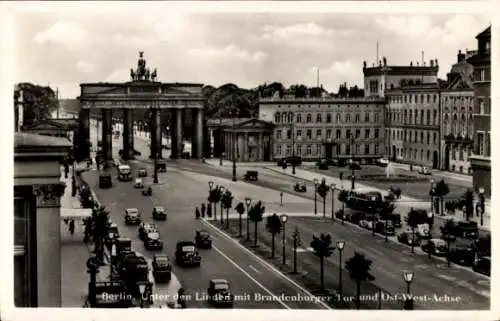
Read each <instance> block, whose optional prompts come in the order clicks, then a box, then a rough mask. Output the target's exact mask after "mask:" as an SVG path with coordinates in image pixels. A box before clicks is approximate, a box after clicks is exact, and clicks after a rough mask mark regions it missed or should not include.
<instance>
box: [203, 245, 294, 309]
mask: <svg viewBox="0 0 500 321" xmlns="http://www.w3.org/2000/svg"><path fill="white" fill-rule="evenodd" d="M212 248H213V249H214V250H216V251H217V253H219V254H220V255H222V256H223V257H224V258H225V259H226V260H228V261H229V263H231V264H232V265H234V267H235V268H237V269H238V270H240V271H241V273H243V274H245V275H246V276H247V277H248V278H249V279H250V280H252V281H253V282H254V283H255V284H257V285H258V286H259V287H260V288H261V289H262V290H264V291H266V292H267V293H268V294H269V295H271V296H273V297H276V301H277V302H279V303H280V304H281V305H282V306H284V307H285V308H286V309H288V310H291V309H292V308H290V307H289V306H288V305H286V304H285V302H283V301H281V300H280V299H279V298H278V296H277V295H276V294H274V293H272V292H271V291H270V290H269V289H268V288H266V287H265V286H263V285H262V283H260V282H259V281H257V280H256V279H255V278H253V277H252V276H251V275H250V274H249V273H248V272H247V271H245V270H244V269H243V268H242V267H241V266H239V265H238V264H237V263H236V262H234V261H233V260H231V258H230V257H229V256H227V255H226V254H224V252H222V251H221V250H219V249H218V248H217V247H216V246H213V245H212ZM250 267H251V265H250Z"/></svg>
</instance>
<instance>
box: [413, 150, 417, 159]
mask: <svg viewBox="0 0 500 321" xmlns="http://www.w3.org/2000/svg"><path fill="white" fill-rule="evenodd" d="M413 159H414V160H416V159H417V149H416V148H415V150H414V151H413Z"/></svg>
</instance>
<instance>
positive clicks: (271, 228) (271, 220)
mask: <svg viewBox="0 0 500 321" xmlns="http://www.w3.org/2000/svg"><path fill="white" fill-rule="evenodd" d="M281 227H282V226H281V219H280V217H279V216H278V215H277V214H276V213H274V214H273V215H271V216H268V217H267V222H266V229H267V231H268V232H269V233H271V237H272V239H271V258H274V239H275V236H276V234H279V233H281Z"/></svg>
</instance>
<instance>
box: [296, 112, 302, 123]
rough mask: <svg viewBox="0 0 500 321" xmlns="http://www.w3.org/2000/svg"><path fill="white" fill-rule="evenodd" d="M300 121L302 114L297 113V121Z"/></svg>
mask: <svg viewBox="0 0 500 321" xmlns="http://www.w3.org/2000/svg"><path fill="white" fill-rule="evenodd" d="M301 122H302V115H301V114H297V123H301Z"/></svg>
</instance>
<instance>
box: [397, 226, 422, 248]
mask: <svg viewBox="0 0 500 321" xmlns="http://www.w3.org/2000/svg"><path fill="white" fill-rule="evenodd" d="M412 236H413V237H412ZM398 241H399V242H400V243H403V244H407V245H410V246H411V245H413V246H419V245H420V238H419V237H418V234H417V232H415V233H413V232H412V230H411V229H410V228H408V229H406V231H404V232H402V233H400V234H398Z"/></svg>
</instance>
